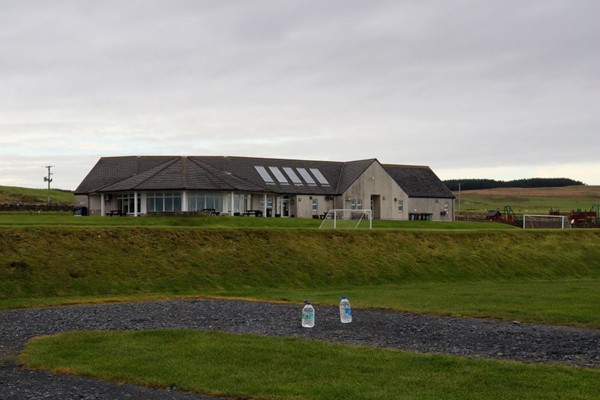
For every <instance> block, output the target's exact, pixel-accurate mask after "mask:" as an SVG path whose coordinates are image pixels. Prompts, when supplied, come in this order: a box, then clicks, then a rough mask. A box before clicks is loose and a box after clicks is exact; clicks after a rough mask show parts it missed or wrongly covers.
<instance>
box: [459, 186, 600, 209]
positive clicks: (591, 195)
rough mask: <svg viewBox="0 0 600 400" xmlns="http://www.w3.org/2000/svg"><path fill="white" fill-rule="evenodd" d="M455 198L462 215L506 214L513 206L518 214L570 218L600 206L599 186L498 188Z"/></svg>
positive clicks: (474, 191) (460, 194) (475, 191)
mask: <svg viewBox="0 0 600 400" xmlns="http://www.w3.org/2000/svg"><path fill="white" fill-rule="evenodd" d="M454 195H455V196H456V210H457V211H461V212H478V213H485V212H486V211H488V210H499V211H500V212H503V211H504V207H505V206H511V208H512V210H513V211H514V212H515V213H517V214H523V213H531V214H548V211H549V210H550V209H553V210H554V211H557V210H558V211H560V212H561V213H564V214H567V213H569V212H570V211H571V210H577V209H581V210H590V209H591V208H592V206H593V205H597V204H599V203H600V186H586V185H582V186H566V187H556V188H495V189H484V190H463V191H462V192H460V193H459V192H458V191H456V192H454ZM459 203H460V204H459Z"/></svg>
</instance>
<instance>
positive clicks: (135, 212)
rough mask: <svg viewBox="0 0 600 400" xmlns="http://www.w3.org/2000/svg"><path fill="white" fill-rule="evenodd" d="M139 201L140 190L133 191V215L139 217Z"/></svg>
mask: <svg viewBox="0 0 600 400" xmlns="http://www.w3.org/2000/svg"><path fill="white" fill-rule="evenodd" d="M137 201H138V192H133V216H134V217H137V216H138V207H137V203H138V202H137Z"/></svg>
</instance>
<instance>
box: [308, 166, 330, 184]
mask: <svg viewBox="0 0 600 400" xmlns="http://www.w3.org/2000/svg"><path fill="white" fill-rule="evenodd" d="M310 172H312V173H313V175H314V176H315V178H317V180H318V181H319V183H320V184H321V185H325V186H329V182H327V179H325V177H324V176H323V174H322V173H321V171H319V170H318V169H317V168H311V169H310Z"/></svg>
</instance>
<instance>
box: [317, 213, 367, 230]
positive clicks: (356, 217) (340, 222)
mask: <svg viewBox="0 0 600 400" xmlns="http://www.w3.org/2000/svg"><path fill="white" fill-rule="evenodd" d="M326 228H329V229H372V228H373V213H372V211H371V210H351V209H346V208H336V209H333V210H329V211H327V214H326V215H325V218H323V222H321V225H320V226H319V229H326Z"/></svg>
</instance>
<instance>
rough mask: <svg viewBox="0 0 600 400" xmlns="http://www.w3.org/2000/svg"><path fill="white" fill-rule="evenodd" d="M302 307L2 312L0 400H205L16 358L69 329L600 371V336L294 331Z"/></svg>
mask: <svg viewBox="0 0 600 400" xmlns="http://www.w3.org/2000/svg"><path fill="white" fill-rule="evenodd" d="M301 308H302V307H301V306H299V305H290V304H271V303H259V302H244V301H227V300H174V301H153V302H139V303H113V304H102V305H84V306H66V307H52V308H39V309H24V310H9V311H0V399H61V400H64V399H94V400H99V399H117V398H119V399H204V400H207V399H211V397H206V396H198V395H190V394H185V393H181V392H179V391H177V390H176V389H173V390H159V389H148V388H143V387H137V386H133V385H119V384H116V383H112V382H103V381H97V380H93V379H87V378H81V377H73V376H63V375H57V374H51V373H47V372H39V371H30V370H28V369H26V368H23V367H20V366H17V365H16V364H15V362H14V359H15V357H16V354H17V353H18V351H19V350H20V349H22V347H23V346H24V344H25V342H26V341H27V340H28V339H30V338H31V337H33V336H37V335H46V334H53V333H57V332H64V331H74V330H139V329H161V328H193V329H202V330H218V331H224V332H232V333H254V334H261V335H269V336H290V337H299V338H307V339H318V340H326V341H331V342H341V343H348V344H357V345H366V346H375V347H386V348H395V349H402V350H408V351H415V352H421V353H443V354H451V355H458V356H467V357H486V358H496V359H510V360H516V361H523V362H539V363H558V364H567V365H574V366H585V367H591V368H600V330H596V329H578V328H569V327H559V326H548V325H533V324H522V323H518V322H501V321H496V320H486V319H471V318H449V317H437V316H431V315H418V314H411V313H400V312H392V311H383V310H362V309H354V310H353V313H354V321H353V322H352V323H351V324H341V323H340V322H339V314H338V309H337V307H325V306H316V325H315V327H314V328H312V329H306V328H302V327H301V326H300V311H301Z"/></svg>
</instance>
